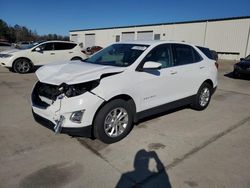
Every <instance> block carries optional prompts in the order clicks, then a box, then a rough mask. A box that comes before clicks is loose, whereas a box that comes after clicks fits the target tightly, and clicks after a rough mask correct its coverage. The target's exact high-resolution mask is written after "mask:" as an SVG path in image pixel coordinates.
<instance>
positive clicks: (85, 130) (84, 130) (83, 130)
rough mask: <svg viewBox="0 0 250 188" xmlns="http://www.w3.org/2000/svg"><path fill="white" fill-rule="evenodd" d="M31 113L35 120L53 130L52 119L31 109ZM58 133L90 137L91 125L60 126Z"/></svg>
mask: <svg viewBox="0 0 250 188" xmlns="http://www.w3.org/2000/svg"><path fill="white" fill-rule="evenodd" d="M32 114H33V117H34V119H35V121H36V122H38V123H39V124H40V125H42V126H44V127H46V128H48V129H50V130H52V131H54V126H55V124H54V123H53V122H52V121H50V120H48V119H46V118H44V117H42V116H40V115H38V114H36V113H35V112H34V111H33V110H32ZM60 133H63V134H68V135H71V136H81V137H88V138H92V126H91V125H89V126H85V127H77V128H70V127H62V130H61V132H60Z"/></svg>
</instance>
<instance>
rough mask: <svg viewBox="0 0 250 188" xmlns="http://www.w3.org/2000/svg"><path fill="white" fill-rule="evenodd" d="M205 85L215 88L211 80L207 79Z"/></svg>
mask: <svg viewBox="0 0 250 188" xmlns="http://www.w3.org/2000/svg"><path fill="white" fill-rule="evenodd" d="M203 83H208V84H210V85H211V86H212V88H214V83H213V81H212V80H211V79H207V80H205V81H204V82H203ZM203 83H202V84H203Z"/></svg>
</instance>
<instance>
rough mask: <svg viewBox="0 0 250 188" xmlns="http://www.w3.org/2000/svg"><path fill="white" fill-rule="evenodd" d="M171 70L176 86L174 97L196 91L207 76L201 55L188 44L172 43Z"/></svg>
mask: <svg viewBox="0 0 250 188" xmlns="http://www.w3.org/2000/svg"><path fill="white" fill-rule="evenodd" d="M172 49H173V57H174V58H173V60H174V66H173V72H174V76H175V77H176V79H175V80H176V82H175V84H177V86H178V87H176V88H175V89H176V98H178V99H181V98H185V97H188V96H191V95H194V94H196V93H197V91H198V89H199V87H200V85H201V83H202V82H203V81H204V79H205V78H206V76H207V72H208V71H207V68H208V67H207V65H206V62H205V61H204V60H203V58H202V57H201V55H200V54H199V53H198V52H197V51H196V50H195V49H194V48H193V47H192V46H190V45H186V44H173V45H172Z"/></svg>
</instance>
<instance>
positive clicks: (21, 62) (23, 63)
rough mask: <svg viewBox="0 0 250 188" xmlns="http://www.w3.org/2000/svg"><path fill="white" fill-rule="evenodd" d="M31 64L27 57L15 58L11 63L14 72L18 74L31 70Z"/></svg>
mask: <svg viewBox="0 0 250 188" xmlns="http://www.w3.org/2000/svg"><path fill="white" fill-rule="evenodd" d="M31 68H32V64H31V63H30V61H29V60H28V59H24V58H21V59H17V60H16V61H15V62H14V64H13V69H14V71H15V72H17V73H20V74H25V73H28V72H30V71H31Z"/></svg>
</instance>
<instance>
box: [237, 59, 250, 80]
mask: <svg viewBox="0 0 250 188" xmlns="http://www.w3.org/2000/svg"><path fill="white" fill-rule="evenodd" d="M233 75H234V77H235V78H240V77H241V76H244V75H250V55H248V56H247V57H246V58H241V59H240V62H238V63H236V64H235V65H234V71H233Z"/></svg>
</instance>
